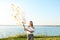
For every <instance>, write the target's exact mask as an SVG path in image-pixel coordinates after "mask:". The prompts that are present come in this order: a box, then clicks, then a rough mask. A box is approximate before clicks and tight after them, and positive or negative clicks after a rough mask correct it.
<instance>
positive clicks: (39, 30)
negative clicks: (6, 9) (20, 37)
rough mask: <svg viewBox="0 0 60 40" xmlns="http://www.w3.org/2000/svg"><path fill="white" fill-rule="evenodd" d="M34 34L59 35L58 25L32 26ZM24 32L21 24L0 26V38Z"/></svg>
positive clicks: (59, 28)
mask: <svg viewBox="0 0 60 40" xmlns="http://www.w3.org/2000/svg"><path fill="white" fill-rule="evenodd" d="M34 27H35V29H34V31H35V32H34V34H35V35H37V34H39V35H47V36H59V35H60V27H53V26H34ZM24 33H26V32H25V31H24V29H23V26H0V38H3V37H8V36H11V35H15V34H24Z"/></svg>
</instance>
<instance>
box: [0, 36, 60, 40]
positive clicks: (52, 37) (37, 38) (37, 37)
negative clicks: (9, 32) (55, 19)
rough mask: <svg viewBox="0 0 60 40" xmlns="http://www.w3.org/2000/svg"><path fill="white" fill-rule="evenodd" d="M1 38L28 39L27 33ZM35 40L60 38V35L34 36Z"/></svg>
mask: <svg viewBox="0 0 60 40" xmlns="http://www.w3.org/2000/svg"><path fill="white" fill-rule="evenodd" d="M0 40H27V36H26V35H19V36H15V37H14V36H13V37H8V38H1V39H0ZM34 40H60V36H34Z"/></svg>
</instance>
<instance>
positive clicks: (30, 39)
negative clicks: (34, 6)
mask: <svg viewBox="0 0 60 40" xmlns="http://www.w3.org/2000/svg"><path fill="white" fill-rule="evenodd" d="M23 26H24V30H25V31H27V39H28V40H34V35H33V32H34V26H33V22H32V21H30V22H29V26H28V27H25V25H24V22H23Z"/></svg>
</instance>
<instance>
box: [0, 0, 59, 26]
mask: <svg viewBox="0 0 60 40" xmlns="http://www.w3.org/2000/svg"><path fill="white" fill-rule="evenodd" d="M12 3H13V4H15V5H16V6H19V7H20V8H21V10H22V11H23V15H24V16H25V19H26V23H27V24H28V22H29V21H30V20H32V21H33V23H34V25H60V0H0V25H17V24H16V20H15V19H14V18H13V17H12V10H11V4H12Z"/></svg>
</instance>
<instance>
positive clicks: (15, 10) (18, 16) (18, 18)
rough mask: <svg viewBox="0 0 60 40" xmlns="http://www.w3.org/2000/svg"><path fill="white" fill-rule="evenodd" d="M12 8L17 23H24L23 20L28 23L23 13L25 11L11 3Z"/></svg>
mask: <svg viewBox="0 0 60 40" xmlns="http://www.w3.org/2000/svg"><path fill="white" fill-rule="evenodd" d="M11 9H12V12H13V13H12V16H13V17H14V19H15V20H16V22H17V25H22V21H23V22H24V23H26V20H25V18H24V16H23V15H22V14H23V13H21V8H20V7H19V6H16V5H14V4H11Z"/></svg>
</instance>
